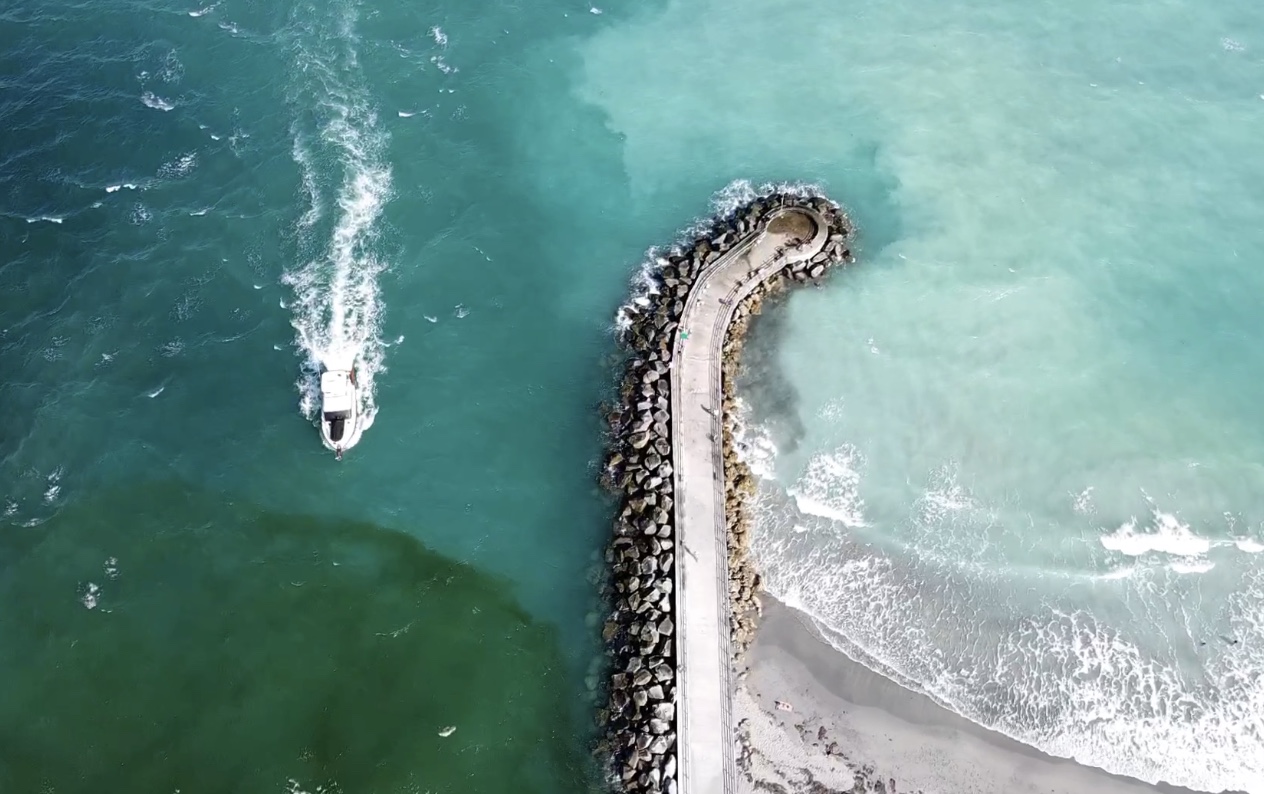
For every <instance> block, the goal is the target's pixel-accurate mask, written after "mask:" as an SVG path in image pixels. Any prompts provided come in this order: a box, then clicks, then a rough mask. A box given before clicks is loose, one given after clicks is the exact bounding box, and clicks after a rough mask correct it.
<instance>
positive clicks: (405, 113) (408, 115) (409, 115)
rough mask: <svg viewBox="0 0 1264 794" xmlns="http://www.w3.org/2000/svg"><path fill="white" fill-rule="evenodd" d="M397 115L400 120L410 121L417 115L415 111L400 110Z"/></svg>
mask: <svg viewBox="0 0 1264 794" xmlns="http://www.w3.org/2000/svg"><path fill="white" fill-rule="evenodd" d="M397 115H398V116H399V117H400V118H401V119H411V118H412V117H413V116H416V115H417V112H416V111H415V110H401V111H399V112H398V113H397Z"/></svg>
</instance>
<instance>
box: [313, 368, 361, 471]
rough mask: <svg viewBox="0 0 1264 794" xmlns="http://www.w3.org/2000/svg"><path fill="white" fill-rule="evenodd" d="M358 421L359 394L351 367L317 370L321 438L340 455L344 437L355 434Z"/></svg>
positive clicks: (349, 437) (345, 441)
mask: <svg viewBox="0 0 1264 794" xmlns="http://www.w3.org/2000/svg"><path fill="white" fill-rule="evenodd" d="M359 422H360V396H359V395H358V394H357V393H356V381H355V370H354V369H327V370H325V371H324V372H322V373H320V438H321V440H322V441H324V442H325V446H327V447H329V448H330V449H332V450H333V451H334V452H335V453H336V454H337V455H338V457H339V458H341V457H342V450H343V448H344V447H345V445H346V443H347V440H348V439H351V438H354V437H355V434H356V430H357V429H358V427H357V426H358V424H359Z"/></svg>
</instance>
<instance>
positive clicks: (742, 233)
mask: <svg viewBox="0 0 1264 794" xmlns="http://www.w3.org/2000/svg"><path fill="white" fill-rule="evenodd" d="M789 206H803V207H808V208H810V209H812V210H814V211H815V212H816V213H818V215H817V217H820V218H824V219H825V221H826V223H827V224H828V225H829V227H830V237H829V241H828V242H827V243H826V245H825V248H824V249H823V250H822V251H820V253H818V254H817V255H815V256H813V257H812V258H811V259H808V260H805V261H799V262H795V263H794V264H792V265H790V266H788V267H787V268H786V269H784V270H782V271H781V272H780V273H778V275H777V276H776V277H775V279H773V281H772V282H771V283H769V284H765V285H760V286H758V287H756V289H755V292H754V294H753V295H752V296H751V297H750V298H748V299H746V300H744V301H742V302H741V303H740V304H739V305H737V306H735V307H734V309H733V312H734V314H733V325H732V327H731V328H730V332H729V334H728V336H727V338H726V342H725V348H724V375H725V376H724V398H723V399H724V403H723V406H724V413H725V417H726V418H725V422H724V427H723V450H724V453H723V454H724V460H725V467H724V471H725V483H724V488H725V497H726V498H725V505H726V512H727V517H728V521H729V522H730V523H729V527H730V528H731V534H730V540H729V571H730V581H731V584H730V592H731V593H732V594H733V596H734V599H735V601H734V604H735V608H734V609H733V610H732V612H733V614H734V615H735V616H737V617H736V618H735V620H736V621H737V622H735V623H734V625H733V632H734V636H735V637H745V636H746V633H747V631H748V630H747V628H746V626H747V623H746V621H748V620H749V614H750V612H751V609H752V607H751V605H752V604H753V603H754V592H755V591H756V589H757V588H758V579H757V577H756V576H755V574H754V572H753V570H752V569H751V567H750V565H749V563H748V562H747V560H746V555H745V549H746V540H745V539H746V535H747V522H748V517H747V515H746V513H745V509H744V503H745V495H746V494H748V493H749V492H751V491H752V485H753V479H752V476H751V473H750V471H749V470H748V469H747V468H746V467H745V464H743V463H741V461H740V459H738V458H737V456H736V447H735V445H734V436H733V428H732V427H731V422H730V421H729V419H728V417H730V416H732V415H733V409H734V400H733V396H732V380H733V378H732V375H733V374H734V373H735V372H736V367H737V366H738V363H737V362H738V360H739V355H738V354H739V351H740V345H741V339H742V338H743V336H744V334H745V330H746V327H747V325H748V323H749V320H750V317H751V315H752V314H755V313H758V310H759V306H760V302H761V301H762V300H763V298H764V297H765V296H766V295H767V294H769V293H770V292H771V291H773V290H776V289H780V288H782V287H784V286H785V285H786V284H790V283H794V282H804V281H810V280H814V279H819V278H820V277H821V276H823V275H824V274H825V271H826V269H827V268H828V267H829V266H830V265H831V264H834V263H836V262H840V261H846V260H847V259H848V258H849V257H850V253H849V251H848V248H847V242H848V240H849V239H850V235H851V227H850V224H849V223H848V221H847V218H846V216H845V215H844V214H843V213H842V212H841V210H839V208H838V206H837V205H835V204H834V203H832V202H830V201H829V200H828V199H825V198H823V197H821V196H815V195H796V194H791V193H770V194H767V195H763V196H759V197H757V198H755V199H753V200H752V201H749V202H747V203H746V204H744V205H742V206H740V207H737V208H736V209H735V210H734V211H733V212H730V213H728V214H726V215H725V216H724V217H721V218H718V219H716V220H715V221H714V222H713V223H712V225H711V226H710V228H709V229H707V230H705V231H704V232H703V233H702V234H700V235H699V236H698V237H697V238H696V239H695V240H693V241H691V242H690V243H688V244H686V245H678V246H677V247H675V248H674V249H673V250H671V251H670V252H669V253H668V254H666V255H663V256H658V257H655V259H654V262H653V268H652V269H651V270H650V272H649V273H648V284H647V285H646V287H645V288H644V290H643V293H642V294H640V295H638V296H635V298H634V299H633V301H632V302H631V303H630V304H628V305H627V306H625V307H624V309H623V310H622V311H621V313H620V329H621V330H620V342H621V343H622V345H623V346H624V348H625V350H626V362H625V366H624V370H623V377H622V380H621V383H620V386H619V399H618V401H617V403H616V404H614V405H607V406H603V412H604V413H605V418H606V420H607V422H608V424H609V444H608V451H607V454H606V458H605V460H604V463H603V466H602V469H601V480H602V484H603V486H604V487H605V488H606V489H608V490H609V491H611V492H612V493H613V494H614V495H615V497H616V499H617V509H616V518H615V521H614V534H613V537H612V539H611V542H610V544H609V546H608V547H607V549H606V551H605V563H606V565H607V566H608V576H607V577H606V578H605V580H604V595H605V598H606V603H607V604H608V606H609V615H608V618H607V619H606V620H605V622H604V625H603V627H602V639H603V640H604V642H605V645H606V650H607V657H608V658H607V662H608V675H607V680H606V688H605V691H604V698H605V706H604V707H603V708H601V709H599V712H598V722H599V725H600V728H601V730H600V739H599V741H598V746H597V748H596V754H597V756H598V758H599V759H600V760H601V762H602V763H603V764H604V767H605V769H606V771H607V774H608V777H609V781H610V783H611V784H612V787H613V788H614V789H616V790H623V791H634V792H668V793H669V794H675V792H676V791H677V788H678V782H677V767H678V746H677V735H678V734H677V721H676V714H677V705H678V704H677V667H676V662H677V645H676V637H675V632H676V625H677V617H676V614H677V612H676V603H677V601H676V592H675V591H676V587H677V576H676V565H677V557H676V553H677V546H676V543H677V538H676V529H677V528H676V512H675V510H674V506H675V501H674V500H675V497H676V495H675V493H674V489H675V487H676V483H675V478H674V476H673V475H674V472H675V470H674V469H673V460H672V457H673V448H672V416H671V410H672V409H671V405H672V403H671V377H670V373H671V371H672V364H673V362H672V356H673V349H674V347H675V342H676V340H677V336H678V335H679V334H681V333H682V330H681V328H680V322H681V318H682V315H683V314H684V312H685V309H686V305H687V302H688V300H689V297H690V292H691V290H692V289H693V287H694V285H695V284H697V283H698V282H699V281H700V279H701V277H702V276H703V275H704V274H705V273H706V272H707V271H708V268H710V267H711V266H712V265H713V264H714V263H716V262H717V261H718V260H720V259H721V257H723V256H724V255H725V254H726V253H728V252H730V251H731V250H732V249H734V248H735V247H737V248H741V247H744V246H747V245H750V244H751V243H752V241H754V240H756V239H759V238H760V237H761V236H762V234H763V233H764V232H765V231H768V229H769V225H770V224H776V223H778V218H779V217H783V218H784V217H787V216H786V213H784V212H783V211H782V210H783V209H784V208H785V207H789ZM800 217H802V215H800ZM816 231H817V230H815V229H811V230H808V231H807V235H808V236H812V235H813V234H815V233H816ZM716 686H717V687H719V686H722V683H721V682H719V681H717V682H716Z"/></svg>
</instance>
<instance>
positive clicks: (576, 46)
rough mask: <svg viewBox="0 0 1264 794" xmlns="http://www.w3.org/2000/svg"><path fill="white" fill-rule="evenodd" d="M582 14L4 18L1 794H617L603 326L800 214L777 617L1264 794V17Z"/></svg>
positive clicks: (421, 8)
mask: <svg viewBox="0 0 1264 794" xmlns="http://www.w3.org/2000/svg"><path fill="white" fill-rule="evenodd" d="M595 2H596V4H595V5H594V4H593V3H591V2H587V1H586V2H571V1H570V0H550V1H549V2H545V3H536V4H531V5H530V7H527V6H526V5H524V4H520V3H513V2H492V3H486V4H468V3H456V2H452V1H451V0H427V2H422V3H409V4H404V3H393V2H380V3H365V2H354V1H353V0H322V1H321V2H279V3H257V2H251V0H222V2H218V3H205V4H199V3H191V2H190V3H184V2H180V1H179V0H105V2H99V3H93V4H82V3H71V2H66V1H65V0H54V2H44V3H36V2H31V1H30V0H7V2H3V3H0V67H2V68H0V123H2V124H3V128H4V136H3V147H0V373H2V377H0V404H2V405H3V406H4V409H5V415H6V417H7V418H8V421H6V422H5V423H4V424H3V425H2V426H0V491H2V493H0V499H2V500H3V508H2V509H0V514H2V515H3V518H2V519H0V521H2V524H0V735H3V737H5V738H4V741H0V790H3V791H9V790H13V791H50V792H58V793H59V794H62V793H64V792H79V791H100V790H128V791H136V792H148V791H155V792H170V791H173V790H176V789H179V790H181V791H186V792H191V791H202V790H205V791H212V790H215V791H218V790H224V789H226V788H231V789H234V790H249V791H263V792H267V791H276V792H293V793H294V794H297V792H315V791H322V792H326V794H330V793H331V792H336V791H345V792H353V791H367V790H372V791H377V792H390V791H400V792H424V791H436V792H437V791H462V792H471V791H493V792H496V791H503V790H504V785H505V781H506V780H512V781H514V784H515V787H516V788H518V789H521V790H526V791H547V792H555V791H583V790H588V788H589V787H590V785H591V780H590V778H589V771H588V768H587V765H586V761H585V755H586V754H585V748H586V744H587V740H588V736H587V732H588V725H587V721H588V703H587V699H586V698H587V692H588V687H589V684H590V683H591V682H592V679H591V677H590V674H589V670H590V667H589V665H590V661H591V659H592V658H593V653H594V649H595V640H596V637H595V632H594V631H593V628H592V627H591V625H590V624H591V623H592V610H593V608H594V604H593V599H594V596H595V592H594V587H593V585H592V584H591V583H590V581H589V580H588V579H587V578H586V574H587V572H588V570H589V566H590V565H591V562H592V560H593V555H594V553H595V552H597V550H598V549H599V548H600V546H601V544H602V540H603V538H604V537H605V535H606V533H607V532H608V520H609V506H608V505H607V504H605V503H604V502H603V501H602V500H601V497H600V495H599V494H597V493H596V492H595V491H594V483H593V475H594V461H595V460H596V459H597V457H598V455H599V451H600V446H601V439H600V426H599V420H598V416H597V412H596V410H595V409H596V405H597V403H598V401H599V400H600V399H602V398H603V397H605V396H608V394H609V389H610V386H611V381H612V377H613V374H612V371H611V370H610V368H609V358H610V354H611V353H612V352H614V344H613V339H612V334H611V333H610V329H611V327H612V325H613V322H614V319H615V316H616V311H617V307H618V306H619V304H620V302H621V301H622V300H624V299H625V297H626V294H627V290H628V285H629V280H630V279H632V278H633V277H634V276H635V274H636V272H637V271H638V268H639V267H640V265H641V263H642V262H643V261H644V258H645V251H646V249H647V248H648V247H650V246H652V245H656V244H662V243H665V242H668V241H670V240H671V239H672V238H673V236H674V235H676V234H678V233H679V231H680V230H681V229H684V228H687V227H688V226H689V225H690V224H691V223H692V222H693V221H695V220H696V219H697V218H698V217H699V216H701V215H704V214H706V213H707V212H709V211H710V210H711V208H713V207H716V206H720V205H723V204H724V203H725V202H727V201H732V200H734V199H735V198H738V197H740V196H741V195H743V192H744V191H746V190H748V189H749V185H751V184H755V185H758V184H761V183H764V182H783V181H784V182H792V183H813V184H817V185H820V186H822V187H824V188H825V189H827V190H828V191H829V192H830V193H831V195H832V196H834V197H835V198H837V199H839V200H841V201H842V202H844V203H845V204H847V205H848V206H849V208H850V209H851V210H852V212H853V214H854V216H855V218H856V220H857V221H858V223H859V224H860V226H861V228H862V230H863V247H862V249H861V250H859V251H858V254H859V255H860V257H861V261H862V265H860V266H858V267H857V268H855V269H854V270H852V271H851V272H849V273H848V274H847V275H846V276H844V277H842V278H839V279H837V280H836V281H835V282H833V283H831V284H830V285H829V286H828V287H827V288H824V289H822V290H820V291H808V292H804V293H800V294H796V295H795V296H793V298H791V299H790V300H789V302H788V303H787V305H786V307H785V310H784V312H781V313H778V314H776V315H770V316H769V319H768V321H767V322H765V323H762V324H761V325H760V327H759V329H758V331H757V335H756V338H755V340H754V346H753V348H752V356H753V358H752V367H751V373H750V382H749V383H748V384H747V385H746V386H745V393H746V394H747V398H748V401H749V403H750V405H751V423H752V427H753V432H752V442H759V443H757V444H754V446H756V447H758V449H761V450H763V452H764V457H763V458H761V460H762V461H763V463H764V467H765V470H766V471H767V473H768V475H769V477H770V479H769V480H768V481H767V483H766V486H767V487H766V489H765V493H764V495H763V497H762V499H763V502H762V507H761V509H762V510H763V511H764V515H765V519H764V520H763V521H762V522H761V526H760V529H759V532H758V542H757V553H758V555H759V557H760V561H761V563H762V564H763V565H764V567H765V569H766V572H767V573H768V585H769V587H770V589H771V590H772V591H773V592H774V593H776V594H777V595H779V596H781V597H783V598H785V599H787V600H789V601H791V602H792V603H795V604H796V605H798V606H801V607H802V608H805V609H808V610H809V611H811V612H812V613H813V614H814V615H816V616H817V618H818V619H819V620H820V621H821V622H822V625H823V626H825V627H827V628H828V630H830V631H832V632H833V633H834V636H835V637H836V639H837V642H838V644H839V645H840V647H844V648H846V649H847V650H848V651H849V652H851V653H853V654H855V655H857V656H858V657H860V658H862V659H864V660H866V661H867V662H868V663H870V664H872V665H873V666H874V667H876V668H878V669H881V670H883V671H884V672H887V673H888V674H889V675H892V676H894V677H897V678H899V679H900V680H902V681H904V682H906V683H907V684H909V685H910V686H915V687H920V688H923V689H926V690H927V691H930V692H932V693H933V694H934V695H935V696H936V697H937V698H939V699H940V700H941V701H943V702H945V703H946V704H947V705H949V706H950V707H951V708H954V709H956V710H958V711H960V712H962V713H964V714H967V715H968V716H971V717H972V718H974V719H977V720H978V721H980V722H982V723H984V724H988V725H991V726H993V727H996V728H998V729H1000V730H1003V731H1005V732H1007V733H1010V734H1011V735H1014V736H1016V737H1018V738H1020V739H1022V740H1024V741H1027V742H1030V743H1032V744H1034V745H1036V746H1039V747H1041V748H1042V749H1045V750H1048V751H1050V752H1055V753H1060V754H1063V755H1074V756H1076V757H1077V758H1080V759H1081V760H1082V761H1084V762H1086V763H1091V764H1096V765H1099V766H1104V767H1106V768H1109V769H1112V770H1113V771H1118V772H1123V773H1125V774H1132V775H1135V776H1138V777H1141V778H1143V779H1147V780H1154V779H1159V778H1162V779H1166V780H1170V781H1173V782H1179V783H1185V784H1187V785H1191V786H1193V787H1195V788H1200V789H1207V790H1219V789H1221V788H1225V787H1236V788H1245V789H1247V790H1252V791H1261V790H1264V783H1262V782H1261V768H1260V766H1259V761H1258V758H1260V757H1264V754H1261V753H1259V752H1258V750H1259V749H1260V746H1259V744H1260V739H1259V737H1260V735H1261V733H1260V725H1259V719H1260V717H1259V715H1260V714H1262V713H1264V701H1262V700H1261V698H1262V697H1264V695H1262V694H1261V692H1262V690H1261V688H1260V685H1259V679H1258V669H1259V665H1260V661H1261V659H1260V654H1261V642H1264V637H1261V635H1260V633H1259V632H1260V628H1259V627H1260V626H1261V623H1262V622H1264V616H1261V613H1260V606H1259V604H1260V603H1261V600H1260V595H1261V588H1262V587H1264V585H1262V584H1261V576H1262V574H1261V572H1260V566H1261V565H1262V564H1264V557H1261V555H1259V554H1258V553H1256V551H1257V550H1258V549H1259V547H1260V544H1261V542H1264V536H1262V535H1261V529H1260V524H1261V521H1264V516H1262V515H1261V511H1262V507H1261V505H1260V504H1259V498H1258V496H1256V494H1258V493H1261V492H1264V491H1261V489H1260V488H1259V487H1258V486H1259V485H1260V482H1259V480H1260V478H1261V474H1260V470H1259V464H1258V461H1259V459H1260V449H1261V445H1262V443H1264V442H1262V440H1261V438H1260V431H1259V429H1258V428H1257V426H1256V424H1255V423H1254V422H1253V421H1252V420H1253V418H1254V417H1253V415H1252V413H1251V407H1252V406H1253V404H1254V402H1255V400H1254V399H1253V397H1254V394H1253V390H1254V389H1255V388H1257V384H1258V383H1259V382H1260V378H1259V377H1258V376H1259V374H1260V370H1261V362H1262V360H1264V359H1262V357H1261V354H1260V353H1258V352H1257V350H1256V348H1255V346H1254V345H1253V341H1254V333H1255V331H1256V328H1257V324H1256V323H1255V320H1254V318H1255V305H1254V295H1255V294H1258V291H1259V288H1260V286H1261V285H1260V284H1259V283H1258V282H1259V281H1260V280H1261V279H1262V278H1264V276H1261V275H1259V273H1258V270H1257V269H1256V268H1255V264H1256V262H1257V261H1258V260H1259V259H1260V254H1261V252H1262V250H1264V237H1262V236H1261V234H1260V233H1259V232H1258V231H1256V227H1257V226H1258V224H1257V223H1255V222H1254V221H1255V220H1256V218H1258V216H1259V214H1260V210H1261V204H1262V203H1264V195H1262V194H1261V188H1260V187H1259V186H1260V185H1261V184H1262V182H1261V180H1260V176H1261V174H1260V173H1259V172H1260V170H1261V169H1262V168H1264V161H1261V159H1260V158H1259V156H1258V153H1257V148H1258V147H1257V146H1256V144H1255V140H1256V138H1257V137H1258V134H1257V130H1258V129H1259V127H1260V122H1261V121H1262V120H1264V99H1261V95H1264V67H1262V66H1261V60H1260V52H1261V48H1264V41H1261V40H1260V39H1259V31H1260V30H1264V26H1262V25H1261V22H1264V20H1262V19H1261V13H1262V12H1261V11H1260V10H1259V9H1258V8H1257V7H1256V6H1254V5H1251V4H1248V3H1245V2H1243V1H1242V0H1234V1H1233V2H1227V3H1222V4H1220V5H1218V6H1217V7H1214V8H1207V7H1203V6H1201V5H1197V6H1196V5H1195V4H1193V3H1192V2H1190V0H1180V1H1179V2H1178V1H1177V0H1167V1H1166V2H1159V3H1147V4H1135V3H1118V2H1109V3H1098V4H1090V3H1087V2H1082V1H1081V2H1075V3H1071V4H1051V3H1022V4H1014V3H1008V4H1007V3H997V2H991V3H984V2H953V3H947V4H943V3H930V2H927V0H902V1H901V2H888V3H875V2H838V0H808V1H807V2H797V3H786V2H780V1H777V2H771V3H767V2H765V3H759V4H755V3H748V2H743V3H738V4H736V5H734V4H733V3H726V4H720V3H718V2H716V0H654V1H653V2H648V3H636V4H632V3H626V4H625V3H618V4H615V3H607V2H604V0H595ZM347 357H351V358H354V359H356V360H357V361H358V366H359V367H360V373H361V377H362V378H363V383H364V385H365V387H366V388H365V390H364V395H365V403H364V405H363V408H364V409H365V412H366V415H367V416H369V417H371V424H369V425H368V426H367V427H366V428H365V429H364V431H363V433H362V435H361V436H359V437H358V438H357V439H356V444H355V445H354V447H353V448H352V449H350V450H349V451H348V453H347V456H346V458H345V459H344V460H343V461H342V462H341V463H336V462H335V461H334V460H333V458H332V456H331V455H329V454H328V452H327V451H326V450H324V449H323V448H322V447H321V445H320V443H319V440H318V437H317V433H316V429H315V427H314V426H313V423H312V408H313V406H312V396H313V394H312V378H313V375H314V372H315V371H316V369H317V368H318V366H319V365H320V364H321V363H330V362H331V361H333V360H345V359H346V358H347ZM774 450H775V451H774ZM757 451H758V450H756V452H753V453H752V454H756V453H757ZM806 577H811V578H813V579H816V580H823V581H829V582H832V583H833V585H832V586H831V587H825V588H819V589H817V590H815V591H813V592H806V591H803V590H801V589H800V588H799V582H802V581H803V580H804V579H805V578H806ZM1235 640H1236V642H1234V641H1235ZM1203 642H1205V643H1206V645H1202V644H1200V643H1203ZM449 728H454V729H455V730H453V731H452V732H450V733H449V731H448V729H449ZM440 734H447V735H440Z"/></svg>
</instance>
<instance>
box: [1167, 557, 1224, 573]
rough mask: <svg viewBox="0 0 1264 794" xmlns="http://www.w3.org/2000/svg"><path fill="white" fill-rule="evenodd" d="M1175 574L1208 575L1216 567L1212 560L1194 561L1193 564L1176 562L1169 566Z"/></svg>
mask: <svg viewBox="0 0 1264 794" xmlns="http://www.w3.org/2000/svg"><path fill="white" fill-rule="evenodd" d="M1168 567H1169V568H1171V569H1172V570H1173V571H1174V572H1175V573H1207V572H1208V571H1210V570H1211V569H1212V568H1215V567H1216V564H1215V563H1214V562H1211V561H1210V560H1193V561H1191V562H1179V561H1178V562H1174V563H1172V564H1171V565H1169V566H1168Z"/></svg>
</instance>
